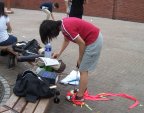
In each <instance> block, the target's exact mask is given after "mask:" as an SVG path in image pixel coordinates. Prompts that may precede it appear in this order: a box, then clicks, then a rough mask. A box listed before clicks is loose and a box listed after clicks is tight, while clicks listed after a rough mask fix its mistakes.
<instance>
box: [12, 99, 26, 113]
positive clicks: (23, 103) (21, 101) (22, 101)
mask: <svg viewBox="0 0 144 113" xmlns="http://www.w3.org/2000/svg"><path fill="white" fill-rule="evenodd" d="M26 104H27V102H26V100H25V98H23V97H21V98H20V99H19V101H18V102H17V103H16V105H15V106H14V107H13V109H14V110H16V111H17V112H20V113H21V112H22V110H23V109H24V107H25V106H26Z"/></svg>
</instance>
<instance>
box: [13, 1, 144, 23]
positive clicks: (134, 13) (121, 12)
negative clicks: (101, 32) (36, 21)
mask: <svg viewBox="0 0 144 113" xmlns="http://www.w3.org/2000/svg"><path fill="white" fill-rule="evenodd" d="M11 1H12V3H11V4H12V7H15V8H24V9H34V10H35V9H36V10H39V5H40V4H41V3H43V2H47V1H52V2H58V3H59V4H60V9H58V10H54V11H56V12H65V4H64V0H11ZM88 1H89V3H88V4H85V5H84V15H87V16H97V17H105V18H113V19H120V20H128V21H136V22H144V0H88Z"/></svg>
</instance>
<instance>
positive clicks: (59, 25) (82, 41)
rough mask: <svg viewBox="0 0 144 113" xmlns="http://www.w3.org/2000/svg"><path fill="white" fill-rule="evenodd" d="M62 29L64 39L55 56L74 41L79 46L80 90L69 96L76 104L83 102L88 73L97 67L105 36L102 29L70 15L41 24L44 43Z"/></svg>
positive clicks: (58, 55) (41, 35)
mask: <svg viewBox="0 0 144 113" xmlns="http://www.w3.org/2000/svg"><path fill="white" fill-rule="evenodd" d="M60 31H62V34H63V35H64V41H63V42H62V46H61V48H60V50H59V51H58V52H55V53H53V56H52V57H53V58H58V57H60V55H61V54H62V53H63V51H64V50H65V49H66V47H67V46H68V45H69V43H70V42H74V43H75V44H77V45H78V46H79V56H78V60H77V66H78V67H79V71H80V85H79V91H78V92H77V93H76V95H74V96H75V97H74V100H71V99H73V98H69V99H68V100H69V101H72V102H73V103H74V104H75V102H76V101H79V102H83V101H84V98H83V95H84V92H85V90H86V89H87V84H88V73H89V72H91V71H92V70H94V69H95V68H96V64H97V62H98V59H99V56H100V52H101V48H102V43H103V37H102V34H101V32H100V29H99V28H98V27H96V26H94V25H92V24H91V23H88V22H86V21H84V20H82V19H79V18H74V17H69V18H64V19H62V21H60V20H59V21H53V20H45V21H43V22H42V24H41V25H40V29H39V32H40V37H41V40H42V42H43V43H44V44H46V43H47V42H48V41H52V39H54V38H56V37H57V36H58V35H59V33H60Z"/></svg>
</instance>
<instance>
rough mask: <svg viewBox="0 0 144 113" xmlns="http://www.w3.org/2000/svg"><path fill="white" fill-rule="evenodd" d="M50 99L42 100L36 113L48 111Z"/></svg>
mask: <svg viewBox="0 0 144 113" xmlns="http://www.w3.org/2000/svg"><path fill="white" fill-rule="evenodd" d="M48 104H49V99H41V100H40V102H39V103H38V105H37V107H36V110H35V112H34V113H45V112H46V110H47V109H48Z"/></svg>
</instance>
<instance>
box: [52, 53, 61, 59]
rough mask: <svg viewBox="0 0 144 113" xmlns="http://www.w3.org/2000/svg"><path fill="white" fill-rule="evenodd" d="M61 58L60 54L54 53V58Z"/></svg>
mask: <svg viewBox="0 0 144 113" xmlns="http://www.w3.org/2000/svg"><path fill="white" fill-rule="evenodd" d="M59 56H60V54H59V53H56V52H55V53H52V58H55V59H57V58H59Z"/></svg>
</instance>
